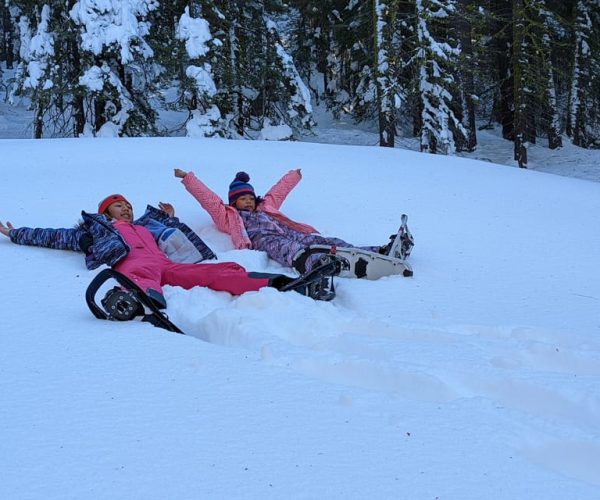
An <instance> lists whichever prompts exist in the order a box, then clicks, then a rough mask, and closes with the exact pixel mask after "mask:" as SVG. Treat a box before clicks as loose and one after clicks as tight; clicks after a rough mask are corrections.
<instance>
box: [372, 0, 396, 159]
mask: <svg viewBox="0 0 600 500" xmlns="http://www.w3.org/2000/svg"><path fill="white" fill-rule="evenodd" d="M372 1H373V55H374V61H373V62H374V64H373V66H374V71H373V78H374V80H375V88H376V92H377V96H376V99H377V115H378V121H379V145H380V146H383V147H387V148H393V147H394V136H395V127H394V107H393V103H392V102H391V96H390V91H391V89H390V87H391V85H390V76H389V71H390V64H389V59H388V57H389V50H388V49H389V44H388V43H387V42H388V39H389V33H390V31H391V26H393V22H394V12H393V8H394V6H393V5H390V4H387V5H386V4H385V3H384V2H383V1H382V0H372ZM390 3H391V2H390ZM386 28H387V29H386ZM385 83H387V85H386V84H385Z"/></svg>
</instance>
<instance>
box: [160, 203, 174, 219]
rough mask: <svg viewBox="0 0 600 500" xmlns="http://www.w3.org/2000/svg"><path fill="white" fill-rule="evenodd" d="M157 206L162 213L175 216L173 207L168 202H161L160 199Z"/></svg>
mask: <svg viewBox="0 0 600 500" xmlns="http://www.w3.org/2000/svg"><path fill="white" fill-rule="evenodd" d="M158 208H160V209H161V210H162V211H163V212H164V213H166V214H167V215H168V216H169V217H175V208H173V205H171V204H170V203H163V202H162V201H161V202H160V203H159V204H158Z"/></svg>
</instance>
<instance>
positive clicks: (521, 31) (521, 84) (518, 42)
mask: <svg viewBox="0 0 600 500" xmlns="http://www.w3.org/2000/svg"><path fill="white" fill-rule="evenodd" d="M523 2H524V0H515V2H514V7H513V34H514V38H513V72H514V91H513V92H514V100H515V109H514V141H515V143H514V158H515V160H516V161H517V163H518V164H519V167H520V168H527V136H528V134H529V130H528V117H527V108H528V94H527V91H526V85H527V82H526V79H525V66H526V64H527V59H526V51H527V46H526V42H525V22H524V18H525V12H524V9H525V7H524V4H523Z"/></svg>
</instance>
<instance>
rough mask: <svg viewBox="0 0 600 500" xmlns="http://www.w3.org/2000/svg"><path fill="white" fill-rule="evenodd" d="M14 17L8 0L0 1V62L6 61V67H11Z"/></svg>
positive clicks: (13, 58) (13, 57)
mask: <svg viewBox="0 0 600 500" xmlns="http://www.w3.org/2000/svg"><path fill="white" fill-rule="evenodd" d="M14 31H15V30H14V17H13V15H12V13H11V4H10V2H9V1H8V0H5V1H4V2H2V1H0V35H1V39H0V62H5V63H6V69H13V64H14V62H15V53H14V37H15V33H14Z"/></svg>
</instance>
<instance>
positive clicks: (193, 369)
mask: <svg viewBox="0 0 600 500" xmlns="http://www.w3.org/2000/svg"><path fill="white" fill-rule="evenodd" d="M585 154H586V155H589V156H586V157H585V158H586V159H588V158H589V162H588V163H587V164H586V165H587V167H589V169H590V170H591V169H592V167H593V166H594V165H596V164H598V160H600V153H598V152H585ZM0 158H1V159H2V160H1V161H2V168H1V169H0V186H2V196H0V220H1V221H2V222H4V223H5V222H6V221H7V220H8V221H10V222H12V223H13V224H14V225H15V227H19V226H36V227H71V226H73V225H75V224H76V223H77V222H78V220H79V214H80V212H81V210H82V209H83V210H86V211H94V209H95V208H96V207H97V204H98V201H100V199H102V198H104V197H105V196H106V195H108V194H110V193H114V192H119V193H122V194H123V195H125V196H126V197H127V198H128V199H129V200H130V201H131V202H132V203H133V206H134V210H135V213H136V214H137V215H141V213H142V212H143V210H144V208H145V206H146V204H147V203H151V204H154V205H156V204H157V203H158V202H159V201H165V202H171V203H173V205H174V206H175V208H176V213H177V215H178V216H179V217H180V218H181V219H182V220H183V221H185V222H186V223H187V224H189V225H190V226H191V227H192V228H193V229H194V230H195V231H196V232H197V233H198V234H199V235H200V236H201V237H202V238H203V239H204V240H205V241H206V242H207V243H208V244H209V245H210V246H211V248H212V249H213V250H214V251H215V252H216V253H217V255H218V258H219V260H221V261H227V260H233V261H236V262H239V263H241V264H243V265H244V266H245V267H246V268H247V269H248V270H252V271H269V272H287V273H289V274H293V273H292V271H291V270H289V269H285V268H282V267H281V266H279V265H278V264H276V263H274V262H273V261H270V260H269V259H267V257H266V255H265V254H263V253H261V252H256V251H249V250H234V249H233V246H232V244H231V241H230V239H229V237H228V236H227V235H225V234H223V233H220V232H219V231H217V229H216V228H215V227H214V225H213V224H212V221H211V220H210V218H209V216H208V215H207V214H206V213H205V212H204V211H203V210H202V208H201V207H200V206H199V205H198V203H197V202H196V201H195V200H194V199H193V198H192V197H191V196H190V195H189V194H188V193H187V192H186V191H185V189H184V188H183V186H182V185H181V183H180V182H179V181H178V179H175V178H174V177H173V173H172V171H173V168H174V167H179V168H182V169H184V170H193V171H194V172H195V173H196V175H197V176H198V177H199V178H200V179H202V180H203V181H204V182H205V183H206V184H207V185H209V186H210V187H212V188H213V189H214V190H215V191H216V192H217V193H219V194H220V195H222V196H226V194H227V187H228V185H229V183H230V182H231V180H233V177H234V176H235V173H236V172H237V171H239V170H245V171H247V172H248V173H249V174H250V176H251V180H250V182H251V183H252V184H253V185H254V187H255V189H256V191H257V193H264V192H265V191H267V190H268V188H269V187H270V186H271V185H272V184H273V183H274V182H275V181H277V180H278V179H279V177H280V176H281V175H283V174H284V173H285V172H286V171H288V170H290V169H292V168H301V169H302V172H303V180H302V182H301V183H300V184H299V185H298V187H297V188H296V189H295V190H294V191H293V192H292V193H291V195H290V196H289V197H288V199H287V200H286V202H285V203H284V205H283V211H284V213H286V214H287V215H288V216H289V217H291V218H292V219H294V220H298V221H302V222H307V223H310V224H311V225H314V226H315V227H317V228H318V229H319V230H320V231H321V232H322V233H323V234H326V235H334V236H338V237H341V238H344V239H346V240H348V241H350V242H353V243H355V244H356V245H377V244H383V243H385V242H386V241H387V239H388V236H389V235H390V234H392V233H394V232H395V231H396V229H397V226H398V223H399V218H400V214H402V213H407V214H408V215H409V226H410V229H411V231H412V233H413V235H414V237H415V240H416V245H415V247H414V249H413V253H412V255H411V257H410V261H411V265H412V267H413V269H414V276H413V277H412V278H403V277H400V276H393V277H388V278H382V279H380V280H377V281H363V280H350V279H338V280H337V290H338V295H337V297H336V299H335V300H334V301H332V302H329V303H325V302H314V301H312V300H311V299H308V298H306V297H302V296H300V295H297V294H294V293H280V292H277V291H275V290H273V289H265V290H261V291H260V292H253V293H248V294H245V295H243V296H240V297H232V296H230V295H229V294H227V293H224V292H214V291H211V290H208V289H203V288H196V289H193V290H190V291H185V290H183V289H180V288H176V287H171V288H169V287H167V288H166V297H167V300H168V304H169V306H168V310H167V312H168V314H169V316H170V318H171V319H172V320H173V321H174V322H175V323H176V324H178V325H179V326H180V327H181V328H182V329H183V330H184V331H185V332H186V335H177V334H173V333H169V332H166V331H164V330H160V329H158V328H154V327H152V326H150V325H148V324H144V323H140V322H127V323H113V322H104V321H99V320H96V319H94V318H93V317H92V315H91V314H90V312H89V311H88V309H87V307H86V305H85V301H84V298H83V296H84V292H85V289H86V287H87V285H88V284H89V282H90V280H91V279H92V277H93V276H94V275H95V273H94V272H89V271H87V270H86V268H85V265H84V261H83V258H82V256H81V255H79V254H76V253H73V252H61V251H56V250H48V249H41V248H33V247H22V246H18V245H14V244H12V243H11V242H10V241H9V240H8V238H4V237H2V236H1V235H0V255H1V256H2V263H3V272H2V282H1V284H0V302H1V303H2V304H3V306H2V315H1V316H0V331H1V332H2V333H0V398H1V399H2V407H1V409H0V443H1V445H0V449H1V450H2V453H0V471H2V472H1V476H2V479H1V480H0V498H11V499H12V498H15V499H45V500H46V499H65V498H73V499H94V500H95V499H114V498H129V499H137V498H139V499H163V498H181V499H183V498H190V499H191V498H274V499H275V498H340V499H341V498H344V499H347V498H353V499H354V498H355V499H361V498H389V499H392V498H394V499H403V498H406V499H435V498H439V499H457V500H458V499H460V500H464V499H480V498H494V499H514V498H544V499H557V500H558V499H560V500H563V499H566V498H577V499H589V500H592V499H597V498H599V497H600V474H598V465H597V464H598V463H600V425H599V424H598V422H600V392H599V390H598V388H599V387H600V314H599V313H600V266H599V265H598V255H600V231H599V228H600V183H595V182H590V181H585V180H578V179H573V178H568V177H561V176H557V175H550V174H545V173H540V172H535V171H529V170H520V169H516V168H510V167H506V166H501V165H497V164H494V163H491V162H487V161H485V162H484V161H474V160H469V159H464V158H457V157H442V156H431V155H424V154H420V153H416V152H411V151H404V150H401V149H393V150H389V149H385V148H377V147H366V146H332V145H323V144H310V143H271V142H249V141H224V140H214V139H213V140H196V139H185V138H170V139H118V140H117V139H115V140H113V139H105V140H103V139H77V140H74V139H55V140H41V141H33V140H23V139H14V140H11V139H4V140H0ZM582 158H583V157H581V156H577V155H576V154H575V153H574V154H573V156H572V159H573V161H574V162H579V164H580V165H579V166H580V167H585V165H581V161H582ZM587 167H586V168H587Z"/></svg>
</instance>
